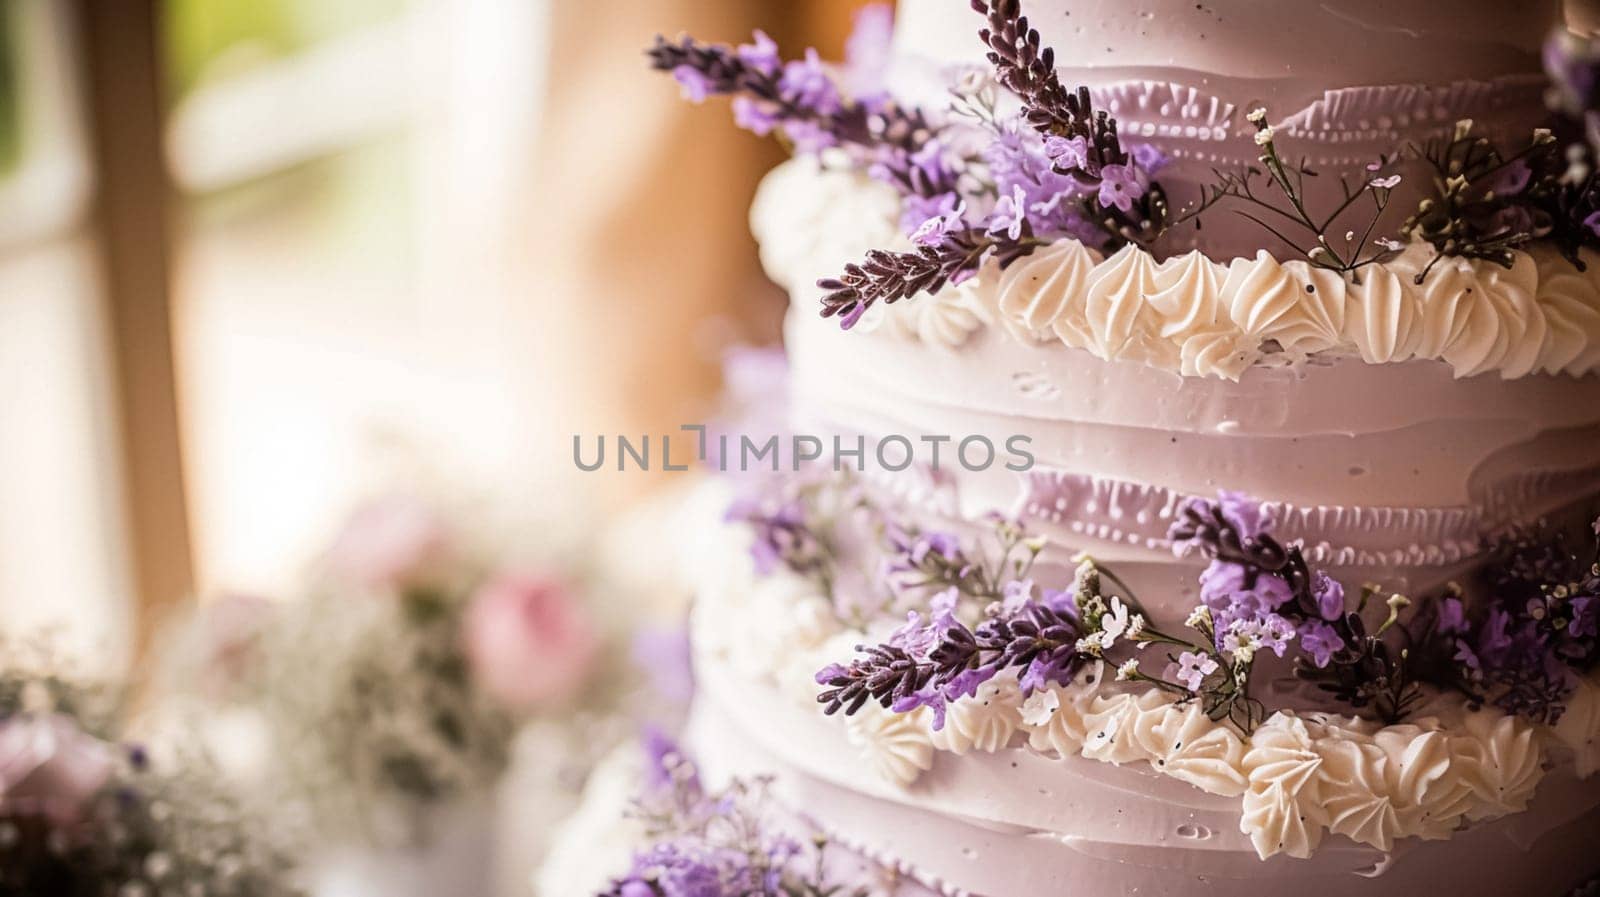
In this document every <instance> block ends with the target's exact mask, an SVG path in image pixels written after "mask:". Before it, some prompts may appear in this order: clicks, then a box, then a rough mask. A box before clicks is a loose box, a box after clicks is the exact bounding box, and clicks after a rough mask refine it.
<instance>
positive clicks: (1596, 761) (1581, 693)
mask: <svg viewBox="0 0 1600 897" xmlns="http://www.w3.org/2000/svg"><path fill="white" fill-rule="evenodd" d="M1551 734H1552V735H1553V737H1554V740H1555V742H1556V743H1557V744H1559V745H1561V747H1562V748H1564V749H1565V750H1566V751H1568V752H1570V753H1571V755H1572V766H1573V770H1574V771H1575V772H1576V773H1577V774H1578V778H1580V779H1587V778H1588V777H1589V776H1592V775H1594V774H1595V773H1596V772H1600V672H1595V673H1591V674H1589V675H1588V676H1587V677H1584V678H1581V679H1579V680H1578V684H1577V687H1576V688H1574V689H1573V692H1572V695H1571V697H1569V698H1568V699H1567V710H1566V712H1565V713H1563V714H1561V719H1560V720H1559V721H1558V722H1557V723H1556V726H1555V729H1554V730H1553V731H1552V733H1551Z"/></svg>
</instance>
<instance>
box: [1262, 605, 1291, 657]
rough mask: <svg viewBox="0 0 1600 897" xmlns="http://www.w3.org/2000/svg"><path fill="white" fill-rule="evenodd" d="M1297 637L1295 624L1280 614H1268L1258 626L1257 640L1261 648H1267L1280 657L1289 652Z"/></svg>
mask: <svg viewBox="0 0 1600 897" xmlns="http://www.w3.org/2000/svg"><path fill="white" fill-rule="evenodd" d="M1294 637H1295V628H1294V624H1293V623H1291V622H1289V620H1288V619H1287V618H1285V617H1283V616H1282V615H1280V614H1268V615H1267V616H1266V617H1265V618H1263V619H1262V620H1261V622H1260V623H1259V624H1258V628H1257V630H1256V640H1257V641H1258V642H1259V643H1260V644H1261V647H1263V648H1266V649H1267V650H1269V651H1271V652H1272V653H1273V654H1276V655H1278V656H1279V657H1282V656H1283V652H1284V651H1286V650H1288V648H1289V642H1290V641H1292V640H1293V639H1294Z"/></svg>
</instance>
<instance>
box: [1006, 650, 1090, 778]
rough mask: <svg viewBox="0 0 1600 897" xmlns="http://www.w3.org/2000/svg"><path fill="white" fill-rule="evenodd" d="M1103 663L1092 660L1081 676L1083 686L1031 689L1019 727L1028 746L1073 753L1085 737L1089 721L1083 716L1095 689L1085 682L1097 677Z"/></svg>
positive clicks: (1081, 746) (1058, 753)
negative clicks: (1092, 662) (1085, 673)
mask: <svg viewBox="0 0 1600 897" xmlns="http://www.w3.org/2000/svg"><path fill="white" fill-rule="evenodd" d="M1103 667H1104V664H1101V663H1098V662H1097V663H1095V664H1093V665H1092V666H1091V667H1090V670H1091V672H1090V673H1089V674H1087V676H1085V677H1083V678H1084V679H1085V680H1086V682H1085V685H1083V686H1076V685H1075V686H1074V687H1072V688H1062V687H1061V686H1059V685H1049V686H1046V687H1044V688H1041V689H1039V690H1037V691H1035V692H1034V693H1033V694H1031V695H1029V696H1028V698H1027V699H1026V700H1024V701H1023V702H1022V708H1021V710H1022V712H1021V716H1020V719H1021V722H1022V730H1023V731H1024V732H1026V733H1027V735H1028V746H1029V747H1031V748H1033V749H1034V750H1036V751H1039V752H1041V753H1053V754H1055V755H1057V756H1059V757H1075V756H1077V754H1078V752H1079V751H1081V750H1082V749H1083V743H1084V741H1085V740H1087V739H1088V737H1089V722H1088V720H1087V719H1086V718H1085V717H1086V714H1087V713H1088V712H1089V705H1090V703H1092V702H1093V700H1094V698H1095V696H1096V694H1097V692H1096V690H1095V689H1094V688H1093V687H1092V686H1091V685H1089V683H1095V682H1099V681H1100V677H1101V676H1102V675H1103V673H1104V669H1103Z"/></svg>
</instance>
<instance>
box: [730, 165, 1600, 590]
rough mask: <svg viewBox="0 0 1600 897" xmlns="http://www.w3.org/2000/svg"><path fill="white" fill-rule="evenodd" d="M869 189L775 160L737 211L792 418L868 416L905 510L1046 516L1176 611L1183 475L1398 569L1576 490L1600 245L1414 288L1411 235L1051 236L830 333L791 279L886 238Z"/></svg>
mask: <svg viewBox="0 0 1600 897" xmlns="http://www.w3.org/2000/svg"><path fill="white" fill-rule="evenodd" d="M881 189H882V188H881V187H880V186H879V185H875V184H873V183H871V182H870V181H867V180H866V179H864V178H861V177H859V176H857V175H853V174H849V173H841V172H832V171H824V170H819V169H818V168H817V167H816V166H815V165H814V164H813V163H808V162H793V163H789V165H787V166H785V168H784V169H782V170H780V171H778V172H775V173H774V174H773V175H772V176H771V177H770V178H769V179H768V182H767V184H766V185H765V186H764V187H763V189H762V192H761V195H760V196H759V197H758V199H757V203H756V207H755V209H754V211H753V212H752V219H753V225H754V229H755V231H756V233H757V236H758V238H759V239H760V240H761V244H762V252H763V260H764V262H765V263H766V265H767V268H768V270H769V272H770V273H772V275H773V276H774V277H775V278H776V279H778V280H779V281H780V282H781V283H783V284H785V285H787V286H789V287H790V289H791V290H792V292H793V296H794V300H795V301H794V308H793V309H792V310H791V312H790V316H789V320H788V326H787V328H786V343H787V346H788V351H789V356H790V362H791V369H792V376H793V383H792V393H793V397H792V404H793V409H794V423H795V427H796V430H797V431H798V432H800V433H805V434H809V435H813V436H817V437H819V438H821V439H823V441H824V444H825V447H826V448H827V449H829V450H831V449H833V448H834V445H833V443H832V441H831V437H833V436H844V437H847V438H846V439H845V441H844V443H843V445H844V446H845V447H847V448H848V447H850V446H853V445H854V443H853V441H852V440H853V439H854V438H855V437H857V436H861V437H865V438H866V439H867V440H868V447H867V450H866V452H865V454H866V457H867V459H868V460H867V462H866V463H865V464H862V465H861V466H863V467H865V469H866V471H867V474H868V477H869V479H870V480H871V481H872V482H873V483H874V484H875V485H876V486H877V487H878V488H880V489H882V490H884V491H885V492H886V493H887V494H889V495H892V496H895V497H896V498H897V499H898V500H901V501H903V502H905V503H906V504H907V505H908V506H909V507H911V508H912V509H913V510H914V511H915V512H917V513H920V514H923V515H927V516H929V517H943V518H947V519H952V520H973V519H978V518H980V517H982V516H983V515H985V514H987V513H990V512H996V511H998V512H1001V513H1006V514H1010V515H1014V516H1017V517H1019V518H1021V519H1024V520H1026V521H1027V522H1028V523H1029V524H1030V525H1031V526H1033V527H1035V528H1036V529H1037V530H1038V531H1039V532H1041V533H1042V534H1044V535H1046V536H1048V537H1049V540H1050V543H1051V547H1050V548H1049V549H1047V552H1046V555H1045V556H1044V557H1043V558H1042V562H1043V563H1044V564H1045V565H1046V567H1051V566H1054V567H1055V568H1057V569H1056V571H1055V572H1056V573H1057V575H1060V576H1062V577H1063V578H1064V579H1069V578H1070V574H1069V573H1067V572H1066V570H1065V568H1066V567H1067V566H1068V565H1069V563H1070V559H1071V558H1072V556H1073V555H1074V554H1076V553H1077V552H1078V551H1088V552H1090V553H1091V554H1093V555H1094V556H1096V557H1099V558H1102V559H1106V560H1110V561H1114V562H1116V564H1117V565H1118V567H1119V571H1120V572H1121V573H1122V574H1123V575H1124V576H1125V577H1129V578H1130V582H1132V583H1133V585H1134V586H1135V587H1136V588H1137V589H1138V590H1139V591H1140V592H1141V594H1142V595H1144V596H1146V600H1147V601H1150V602H1151V610H1152V611H1153V612H1154V613H1155V614H1156V615H1157V617H1158V618H1162V619H1170V616H1171V615H1172V614H1176V616H1177V618H1178V619H1181V618H1182V616H1183V614H1184V613H1186V611H1187V608H1188V607H1190V606H1192V603H1193V601H1192V585H1191V584H1192V582H1193V578H1194V573H1195V572H1196V570H1197V567H1196V566H1195V565H1193V564H1189V563H1185V562H1182V561H1177V560H1175V559H1174V558H1173V557H1172V554H1171V552H1170V550H1169V546H1168V544H1167V543H1166V541H1165V533H1166V531H1167V528H1168V526H1169V525H1170V523H1171V517H1172V513H1173V511H1174V509H1175V508H1176V507H1177V506H1178V505H1179V504H1180V503H1181V502H1182V501H1183V500H1184V499H1185V498H1187V497H1190V496H1195V495H1203V496H1209V495H1214V494H1215V493H1216V492H1217V491H1218V490H1221V489H1228V490H1235V491H1239V492H1243V493H1246V494H1248V495H1251V496H1253V497H1254V498H1256V499H1258V500H1261V501H1265V502H1267V503H1269V505H1270V507H1271V508H1272V510H1273V513H1274V516H1275V518H1276V519H1277V521H1278V524H1279V527H1280V530H1279V531H1280V533H1281V534H1282V535H1284V536H1285V537H1287V538H1289V539H1292V540H1300V541H1302V542H1303V543H1304V544H1305V546H1306V550H1307V554H1308V557H1309V558H1310V559H1311V560H1312V561H1313V562H1314V563H1316V564H1319V565H1323V566H1326V567H1328V568H1330V572H1332V573H1334V574H1335V575H1337V576H1339V577H1341V578H1342V579H1344V580H1345V581H1346V582H1347V583H1348V584H1350V585H1352V586H1355V585H1359V584H1361V583H1364V582H1378V583H1382V584H1384V585H1385V586H1387V587H1389V588H1393V589H1401V590H1408V591H1411V592H1413V593H1417V592H1423V591H1427V590H1429V589H1431V588H1433V587H1435V586H1438V585H1440V584H1441V583H1444V582H1446V581H1449V580H1453V579H1458V578H1462V577H1463V576H1464V574H1465V573H1466V572H1468V571H1469V570H1470V568H1471V567H1472V564H1473V560H1474V557H1475V555H1477V554H1478V553H1479V552H1480V551H1481V550H1482V546H1483V543H1484V540H1485V538H1486V537H1488V536H1490V535H1491V534H1494V533H1497V532H1499V531H1502V530H1504V529H1506V528H1507V527H1511V526H1515V525H1518V524H1525V523H1529V522H1532V521H1535V520H1538V519H1540V518H1542V517H1546V516H1556V517H1559V516H1560V515H1562V514H1563V513H1564V512H1566V511H1568V510H1569V509H1571V510H1573V511H1585V512H1589V513H1592V511H1593V504H1594V499H1595V497H1596V496H1597V495H1600V449H1597V448H1596V446H1600V375H1597V374H1596V373H1595V371H1596V369H1597V368H1600V281H1597V280H1595V279H1594V278H1595V275H1594V272H1596V271H1600V265H1591V266H1590V268H1589V271H1588V272H1585V273H1579V272H1574V271H1571V270H1570V269H1568V268H1566V267H1564V266H1565V263H1564V262H1559V261H1558V260H1554V259H1550V258H1545V255H1548V253H1545V254H1542V255H1540V256H1538V257H1535V256H1528V255H1520V254H1519V256H1518V260H1517V262H1516V263H1515V265H1513V267H1512V268H1511V269H1510V270H1507V269H1503V268H1500V267H1498V266H1495V265H1492V264H1490V263H1487V262H1476V263H1460V264H1446V265H1441V266H1438V268H1437V269H1436V270H1435V271H1433V272H1431V273H1430V274H1429V278H1428V279H1427V281H1426V282H1425V284H1424V285H1422V286H1419V285H1417V284H1416V283H1415V272H1416V271H1418V270H1420V268H1421V266H1422V265H1424V264H1426V261H1425V259H1423V258H1422V256H1423V255H1424V254H1425V253H1423V252H1421V251H1417V252H1412V251H1408V252H1407V253H1403V254H1402V255H1401V256H1400V257H1399V258H1397V259H1394V260H1392V261H1389V262H1385V263H1382V264H1378V265H1373V266H1370V267H1368V268H1367V269H1365V270H1363V271H1362V272H1360V274H1359V276H1358V277H1354V278H1348V277H1340V276H1338V275H1333V274H1330V273H1328V272H1315V271H1312V270H1311V269H1309V268H1307V267H1306V265H1305V263H1303V262H1300V263H1292V262H1291V263H1285V264H1279V263H1278V262H1276V261H1275V260H1273V259H1271V258H1270V257H1268V256H1265V255H1264V254H1263V255H1260V256H1258V257H1256V258H1250V259H1236V260H1234V261H1233V262H1231V263H1229V264H1227V265H1223V264H1220V263H1217V262H1213V261H1211V260H1209V259H1206V258H1204V257H1203V256H1200V255H1198V254H1191V255H1187V256H1181V257H1178V258H1174V259H1171V260H1169V261H1166V262H1161V263H1158V262H1156V261H1155V260H1154V259H1153V258H1152V257H1151V256H1149V255H1148V254H1145V253H1142V252H1141V251H1140V250H1135V249H1127V250H1124V251H1123V252H1121V253H1118V254H1117V256H1114V257H1113V258H1110V259H1103V260H1100V259H1098V258H1097V257H1096V256H1094V255H1092V254H1091V253H1090V252H1089V251H1088V250H1086V249H1084V248H1083V247H1081V246H1079V245H1077V244H1074V243H1072V242H1071V241H1067V242H1065V243H1063V244H1059V245H1057V246H1051V247H1048V248H1046V249H1043V250H1041V251H1040V252H1039V253H1037V254H1036V255H1034V256H1030V257H1027V258H1024V259H1021V260H1019V261H1017V262H1016V263H1015V264H1013V265H1012V266H1011V267H1010V268H1008V269H1006V270H1005V271H1004V272H999V271H995V270H992V269H991V270H987V271H985V272H984V273H983V274H981V275H979V276H978V277H975V278H973V279H972V280H969V281H967V282H966V283H964V284H962V285H961V286H959V287H947V288H946V289H944V290H942V291H940V292H939V293H937V294H934V295H925V296H918V297H915V298H912V299H908V300H903V301H901V302H899V303H895V304H893V305H889V306H879V307H877V308H874V309H873V310H872V311H871V312H869V313H868V314H867V315H866V316H865V317H863V319H862V320H861V322H860V323H858V324H857V326H856V328H855V329H853V330H851V331H847V332H846V331H840V330H839V329H838V328H837V326H836V325H835V324H834V323H833V322H832V321H830V320H824V319H820V318H818V317H817V315H816V311H815V298H814V296H815V290H814V288H813V287H811V286H810V284H811V283H812V282H813V281H814V280H815V278H816V277H817V276H819V275H821V274H824V273H827V272H828V271H829V270H830V268H834V267H836V266H839V265H842V264H843V263H844V261H845V260H847V259H849V258H852V257H859V256H860V255H861V254H862V253H864V252H865V250H866V248H869V247H871V246H873V245H892V244H893V241H894V240H895V239H896V237H895V236H894V229H893V203H892V201H890V200H888V198H887V197H885V196H884V195H883V193H881V192H880V191H881ZM976 437H981V438H982V439H983V440H986V443H987V445H990V446H993V447H994V449H995V456H994V457H993V459H992V460H990V459H989V458H988V456H987V455H986V454H985V450H984V445H985V443H984V442H977V443H974V444H973V445H972V446H970V448H971V451H969V452H967V453H966V454H961V453H960V448H961V443H962V441H963V440H966V439H969V438H976ZM940 438H945V439H947V441H944V442H942V443H940V444H939V445H938V446H936V445H935V443H934V442H933V441H930V440H937V439H940ZM886 439H887V440H893V441H895V443H896V444H895V445H889V444H888V443H884V452H883V454H884V455H885V457H886V458H887V459H889V460H891V461H895V460H898V459H899V458H901V457H903V456H904V455H905V453H906V443H909V444H910V447H911V448H912V449H913V450H914V453H915V459H916V463H914V464H913V465H911V467H910V468H908V469H906V470H903V471H886V470H885V469H884V467H885V465H884V464H883V463H878V462H877V457H876V456H877V452H876V451H875V450H874V445H875V444H876V443H877V442H878V441H880V440H886ZM936 447H937V448H941V449H942V451H941V454H940V457H938V458H937V462H938V463H937V468H938V469H937V470H933V469H931V468H932V467H933V466H934V462H935V460H936V459H935V458H934V457H933V451H934V450H935V448H936ZM1015 447H1020V448H1021V450H1022V453H1025V454H1026V455H1027V458H1026V459H1024V458H1021V457H1020V455H1019V454H1018V453H1017V452H1015V451H1010V449H1012V448H1015ZM967 462H970V463H967ZM1030 462H1031V463H1030ZM976 466H981V467H983V468H984V469H981V470H974V469H971V468H972V467H976ZM1018 466H1026V469H1023V470H1016V469H1009V468H1013V467H1018ZM1152 596H1153V597H1152Z"/></svg>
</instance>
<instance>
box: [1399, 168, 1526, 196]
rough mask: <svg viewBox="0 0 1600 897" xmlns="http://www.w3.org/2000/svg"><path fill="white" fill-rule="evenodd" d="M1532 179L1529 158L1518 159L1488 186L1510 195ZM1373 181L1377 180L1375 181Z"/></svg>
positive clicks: (1499, 173)
mask: <svg viewBox="0 0 1600 897" xmlns="http://www.w3.org/2000/svg"><path fill="white" fill-rule="evenodd" d="M1394 179H1395V180H1396V181H1398V180H1399V179H1400V176H1399V175H1395V176H1394ZM1531 180H1533V169H1532V168H1530V167H1529V166H1528V163H1527V160H1525V159H1518V160H1517V161H1515V162H1512V163H1511V164H1510V165H1507V166H1505V167H1504V168H1502V169H1500V171H1499V172H1497V173H1496V174H1495V176H1494V177H1493V178H1491V179H1490V181H1489V184H1488V187H1489V189H1490V190H1493V191H1494V193H1495V195H1496V196H1510V195H1513V194H1516V193H1521V192H1522V191H1523V190H1526V189H1527V188H1528V182H1529V181H1531ZM1373 183H1377V182H1376V181H1374V182H1373Z"/></svg>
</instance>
